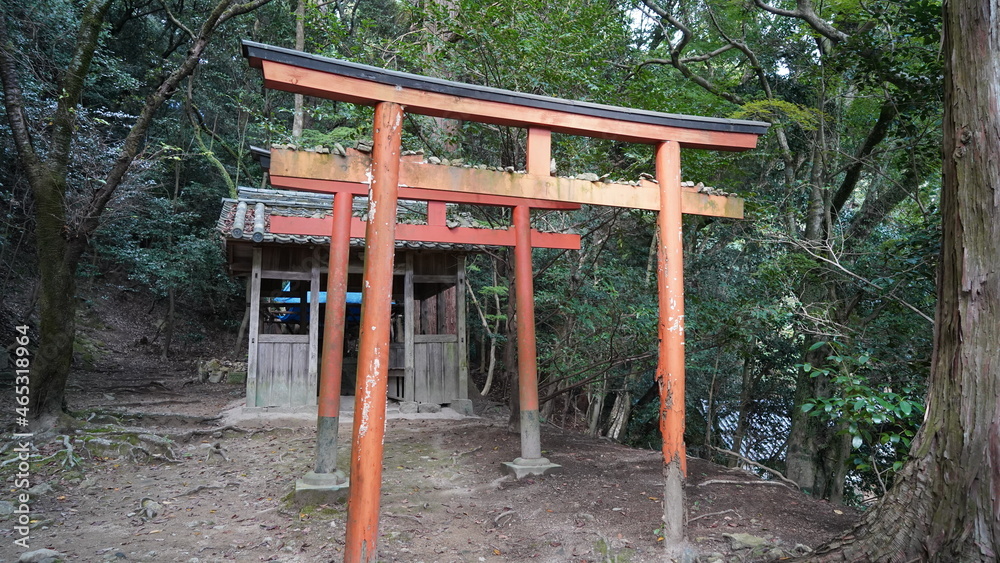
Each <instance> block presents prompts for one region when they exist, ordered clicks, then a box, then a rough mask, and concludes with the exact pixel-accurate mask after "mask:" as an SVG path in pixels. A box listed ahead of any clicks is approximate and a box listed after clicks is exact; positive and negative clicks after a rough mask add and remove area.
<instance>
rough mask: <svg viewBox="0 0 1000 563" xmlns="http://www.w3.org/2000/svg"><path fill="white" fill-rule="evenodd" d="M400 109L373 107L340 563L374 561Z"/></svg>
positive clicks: (396, 188) (390, 303) (381, 104)
mask: <svg viewBox="0 0 1000 563" xmlns="http://www.w3.org/2000/svg"><path fill="white" fill-rule="evenodd" d="M402 116H403V108H402V106H400V105H398V104H394V103H390V102H383V103H380V104H378V105H376V106H375V135H374V137H375V139H374V146H373V148H372V170H371V188H370V190H369V193H370V196H369V208H368V224H367V229H366V232H365V266H364V287H363V289H362V294H361V326H362V327H364V330H362V331H361V338H360V341H359V344H358V377H357V389H356V392H355V395H356V397H355V403H354V412H355V417H354V434H353V440H352V442H351V445H352V447H351V473H350V478H351V487H350V496H349V497H348V501H347V545H346V547H345V549H344V561H345V562H350V563H358V562H369V561H375V560H376V554H377V548H376V540H377V538H378V520H379V501H380V495H381V492H382V453H383V440H384V438H385V409H386V388H387V385H388V381H387V377H386V376H387V370H385V369H384V366H388V365H389V325H390V323H389V316H390V313H391V308H392V269H393V258H394V255H395V246H396V245H395V226H396V200H397V192H398V185H399V149H400V142H401V134H402Z"/></svg>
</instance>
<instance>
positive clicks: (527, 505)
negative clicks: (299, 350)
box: [0, 370, 855, 563]
mask: <svg viewBox="0 0 1000 563" xmlns="http://www.w3.org/2000/svg"><path fill="white" fill-rule="evenodd" d="M188 378H189V376H188V374H187V373H185V372H184V370H175V371H172V372H160V373H154V372H150V373H149V374H147V375H146V376H145V377H143V378H136V379H137V380H136V381H130V382H128V385H123V384H122V382H121V380H120V379H119V380H116V382H115V383H114V384H109V383H108V381H109V380H108V378H107V374H106V373H102V372H86V373H82V374H78V375H77V376H75V378H74V381H73V385H74V386H73V389H76V391H75V392H74V393H73V394H72V395H71V406H72V407H73V408H75V409H88V410H87V412H89V413H91V415H88V416H93V418H92V419H91V423H90V424H89V430H88V431H87V433H86V434H77V435H76V436H75V437H74V439H73V440H72V441H71V443H73V444H75V448H74V453H75V454H77V455H79V456H80V461H79V464H78V465H76V466H75V467H68V466H66V465H65V459H66V456H65V454H64V453H62V454H59V453H57V452H60V451H61V450H64V442H63V441H62V440H61V439H57V440H55V441H52V442H48V443H46V444H41V445H40V452H39V453H40V455H41V456H42V457H45V456H50V455H53V454H56V456H55V457H54V458H52V459H50V460H48V461H46V462H45V463H42V464H35V465H34V466H33V467H32V472H33V476H32V479H33V481H32V483H33V484H39V483H42V485H41V486H40V489H37V490H36V492H35V493H34V494H32V500H33V504H32V506H31V510H32V517H33V519H35V523H34V526H35V527H34V529H33V530H32V532H31V535H30V538H31V541H30V545H31V548H32V549H38V548H42V547H48V548H52V549H55V550H57V551H60V552H62V553H64V554H65V555H66V556H67V560H68V561H85V562H91V561H157V562H159V561H186V562H194V561H199V562H205V561H285V562H295V561H300V562H312V561H337V560H340V558H341V557H342V555H341V554H342V550H343V542H344V523H345V517H346V511H345V507H344V506H343V505H342V504H333V505H329V506H326V505H323V506H305V507H301V506H296V505H295V504H294V503H293V502H292V501H291V500H290V495H289V493H290V492H291V491H292V488H293V484H294V481H295V479H297V478H299V477H301V476H302V475H303V474H304V473H305V472H306V471H307V470H308V469H309V468H310V466H311V464H312V462H313V444H314V438H315V428H314V423H313V419H312V418H311V416H309V415H305V416H297V417H296V416H280V415H279V416H275V417H272V418H267V419H260V418H257V419H254V418H246V417H242V418H241V417H236V418H235V420H236V422H235V424H236V425H235V427H233V428H232V429H229V430H224V431H223V430H220V429H219V427H220V426H219V425H222V424H226V423H229V424H232V423H233V420H234V419H233V418H231V417H230V418H226V419H223V418H219V414H220V413H222V412H223V411H224V410H225V409H226V408H227V406H232V405H233V404H234V401H237V402H238V400H239V399H238V398H239V396H240V395H241V394H242V392H243V390H242V387H241V386H238V385H225V384H219V385H211V384H185V382H186V381H188ZM149 381H159V384H157V385H151V384H149ZM4 394H5V396H4V397H3V398H2V399H3V400H7V398H8V397H7V396H6V394H7V390H4ZM488 411H489V412H491V413H493V414H492V415H487V416H482V417H470V418H458V419H445V418H438V419H416V420H413V419H400V418H394V419H390V420H389V422H388V428H387V433H386V455H385V462H384V467H385V470H384V482H383V489H382V490H383V494H382V513H381V514H382V516H381V522H380V533H381V540H380V542H381V543H380V545H379V559H380V560H382V561H400V562H417V561H424V562H427V563H430V562H432V561H440V562H451V561H463V562H464V561H529V560H531V561H554V562H555V561H558V562H561V561H636V562H641V561H659V560H661V559H662V557H661V553H662V549H661V545H660V543H661V542H660V541H659V536H658V535H657V528H658V527H659V524H658V522H659V515H660V510H661V509H660V498H659V496H660V492H659V491H660V488H661V486H662V485H661V474H660V461H659V458H658V454H657V452H652V451H646V450H637V449H631V448H627V447H624V446H621V445H618V444H613V443H610V442H608V441H606V440H598V439H592V438H588V437H585V436H581V435H578V434H573V433H570V432H566V431H563V430H560V429H558V428H554V427H545V428H544V429H543V447H544V448H545V451H546V455H547V456H548V457H549V458H550V459H551V460H552V461H554V462H556V463H559V464H561V465H562V466H563V467H564V468H565V472H564V473H563V474H562V475H556V476H551V477H546V478H540V479H527V480H523V481H520V482H515V481H511V480H510V479H509V478H504V477H501V473H500V469H499V468H500V464H501V463H502V462H504V461H510V460H512V459H514V458H515V457H517V455H518V439H517V436H514V435H510V434H508V433H507V431H506V424H505V423H506V418H505V416H504V415H503V413H502V410H501V409H498V408H491V409H488ZM93 413H99V414H93ZM107 413H112V414H107ZM157 413H158V414H157ZM345 416H347V415H345ZM348 420H349V418H347V419H345V421H344V423H343V424H342V425H341V435H340V444H341V447H340V456H339V459H340V462H341V466H342V468H343V469H345V471H346V469H347V462H348V459H349V453H348V451H347V450H348V447H349V443H350V436H349V432H350V425H349V424H348V423H347V421H348ZM102 433H103V434H102ZM123 433H124V434H123ZM140 435H143V436H147V437H145V438H142V437H140V438H138V439H137V438H136V437H138V436H140ZM154 435H155V436H169V437H173V440H174V442H173V443H170V444H166V445H163V444H157V443H156V440H155V439H154V438H149V437H148V436H154ZM95 437H96V439H97V440H98V441H94V440H95ZM102 439H103V440H105V441H112V442H113V441H121V440H131V441H132V442H135V443H134V444H132V443H131V442H130V443H129V444H128V445H126V446H125V448H124V450H123V449H122V448H120V447H119V448H118V449H110V448H108V447H104V446H102V442H100V440H102ZM88 440H89V441H88ZM134 446H142V447H141V448H140V449H136V448H135V447H134ZM220 454H221V455H220ZM158 455H159V456H161V457H159V458H157V457H156V456H158ZM150 456H153V457H150ZM3 457H4V459H6V458H7V457H9V454H8V453H5V454H4V456H3ZM12 467H13V466H8V467H6V468H3V469H4V470H3V471H2V472H0V476H2V477H4V478H5V479H7V485H8V488H9V489H12V488H13V476H12V473H11V471H10V469H11V468H12ZM689 472H690V477H689V484H688V488H687V489H688V492H687V494H688V506H689V507H690V508H689V512H690V518H691V519H692V520H693V521H692V523H691V526H690V527H689V537H690V540H691V543H692V545H693V547H694V548H695V549H696V550H698V551H699V552H700V553H701V554H703V555H702V557H701V559H702V560H704V561H712V560H725V561H730V560H731V561H744V560H751V559H762V558H764V556H763V554H764V553H766V551H767V550H768V549H771V547H773V546H774V545H780V546H782V547H784V548H785V549H786V550H790V549H792V548H793V547H794V546H795V545H796V544H799V543H805V544H815V543H817V542H818V541H820V540H822V539H824V538H826V537H829V536H830V535H832V534H833V533H835V532H837V531H840V530H842V529H844V528H846V527H848V526H849V525H850V524H851V522H852V521H853V519H854V518H855V515H854V514H853V513H852V512H851V511H849V510H847V509H843V508H835V507H831V506H830V505H828V504H826V503H821V502H815V501H812V500H811V499H808V498H806V497H804V496H802V495H801V494H799V493H797V492H794V491H791V490H789V489H788V488H786V487H784V486H781V485H774V484H768V483H762V482H760V481H758V480H757V479H756V478H755V477H753V476H751V475H749V474H747V473H745V472H743V471H731V470H727V469H726V468H722V467H719V466H716V465H713V464H709V463H707V462H704V461H702V460H698V459H692V460H691V461H690V471H689ZM706 483H707V484H706ZM741 483H742V484H741ZM48 489H50V490H48ZM6 518H7V521H6V522H5V523H4V525H3V529H2V531H0V534H2V536H3V537H2V538H0V540H2V542H3V543H2V547H0V561H15V560H16V557H17V555H18V554H19V553H20V552H21V551H22V550H21V548H19V547H13V548H11V546H12V543H11V542H12V541H13V539H15V537H16V536H14V535H13V533H12V526H13V523H12V521H11V520H10V518H11V517H9V516H8V517H6ZM739 533H745V534H752V535H753V536H756V537H760V538H765V539H768V540H771V544H769V545H768V546H766V547H764V548H759V549H757V550H756V551H751V549H749V548H746V549H737V550H734V549H733V548H732V545H731V544H732V542H733V539H732V538H731V537H726V536H724V535H723V534H730V535H733V534H739Z"/></svg>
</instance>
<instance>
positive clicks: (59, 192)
mask: <svg viewBox="0 0 1000 563" xmlns="http://www.w3.org/2000/svg"><path fill="white" fill-rule="evenodd" d="M63 194H65V186H64V185H63V184H62V183H61V182H59V181H58V180H55V179H51V178H50V179H49V181H47V182H45V183H44V184H42V185H40V186H38V188H37V189H36V190H35V205H36V206H37V213H36V217H37V221H38V222H37V224H36V228H35V236H36V238H37V248H38V270H39V283H40V285H41V299H40V302H39V305H40V311H41V315H40V317H41V318H40V323H39V343H38V344H39V346H38V352H37V354H36V355H35V357H34V358H33V359H32V362H31V386H30V392H31V395H30V402H29V408H30V414H31V418H32V419H33V423H32V426H33V428H34V429H35V430H41V429H44V428H51V427H53V426H55V424H56V421H57V420H58V419H59V416H60V415H61V414H62V412H63V403H64V402H65V390H66V380H67V379H68V378H69V371H70V367H71V364H72V362H73V341H74V337H75V334H76V266H77V262H78V259H74V258H73V254H75V253H74V252H72V250H71V249H70V248H69V247H70V244H69V243H68V242H67V240H66V239H65V238H64V234H63V227H64V225H65V205H64V203H63V197H64V195H63Z"/></svg>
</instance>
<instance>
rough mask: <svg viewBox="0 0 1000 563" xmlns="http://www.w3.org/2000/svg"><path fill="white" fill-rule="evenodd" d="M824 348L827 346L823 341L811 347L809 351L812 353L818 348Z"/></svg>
mask: <svg viewBox="0 0 1000 563" xmlns="http://www.w3.org/2000/svg"><path fill="white" fill-rule="evenodd" d="M823 346H826V342H823V341H822V340H821V341H819V342H817V343H815V344H813V345H812V346H810V347H809V351H810V352H812V351H813V350H816V349H817V348H822V347H823Z"/></svg>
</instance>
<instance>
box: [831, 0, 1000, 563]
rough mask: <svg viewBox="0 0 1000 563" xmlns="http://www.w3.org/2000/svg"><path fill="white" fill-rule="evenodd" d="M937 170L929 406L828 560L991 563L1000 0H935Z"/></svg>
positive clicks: (999, 293)
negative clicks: (882, 492) (940, 56)
mask: <svg viewBox="0 0 1000 563" xmlns="http://www.w3.org/2000/svg"><path fill="white" fill-rule="evenodd" d="M943 13H944V41H943V46H944V49H943V51H944V59H945V109H944V127H943V129H944V143H943V144H944V146H943V152H944V167H943V176H944V177H943V188H942V193H941V224H942V236H943V238H942V245H941V262H940V269H939V274H938V306H937V318H936V322H935V333H934V357H933V363H932V367H931V377H930V383H929V391H928V406H927V414H926V416H925V420H924V424H923V425H922V426H921V428H920V431H919V433H918V434H917V437H916V438H915V439H914V442H913V447H912V449H911V452H910V453H911V456H912V459H911V460H910V461H909V462H907V464H906V465H905V466H904V467H903V469H902V470H901V471H900V473H899V475H898V476H897V478H896V482H895V484H894V486H893V488H892V489H891V490H890V491H889V494H887V495H886V496H885V497H884V498H883V499H882V501H881V503H880V504H879V505H878V506H877V507H876V508H874V509H872V510H871V511H869V512H868V513H866V514H865V516H864V518H863V519H862V521H861V522H860V523H859V524H858V526H857V527H856V528H855V529H854V530H852V531H851V532H850V533H849V534H848V535H846V536H844V538H842V539H840V540H838V541H835V542H833V543H831V544H830V545H828V546H825V547H823V548H821V549H820V550H818V553H817V554H816V556H815V557H813V558H812V559H823V560H827V561H844V560H846V561H893V562H904V561H942V562H944V561H996V560H997V558H998V553H1000V522H998V515H1000V508H998V507H1000V401H998V400H997V397H998V396H1000V362H997V354H996V343H997V342H998V340H1000V306H998V303H1000V270H998V268H997V266H996V264H997V249H998V248H1000V111H998V107H1000V0H987V1H983V0H945V2H944V5H943Z"/></svg>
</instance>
